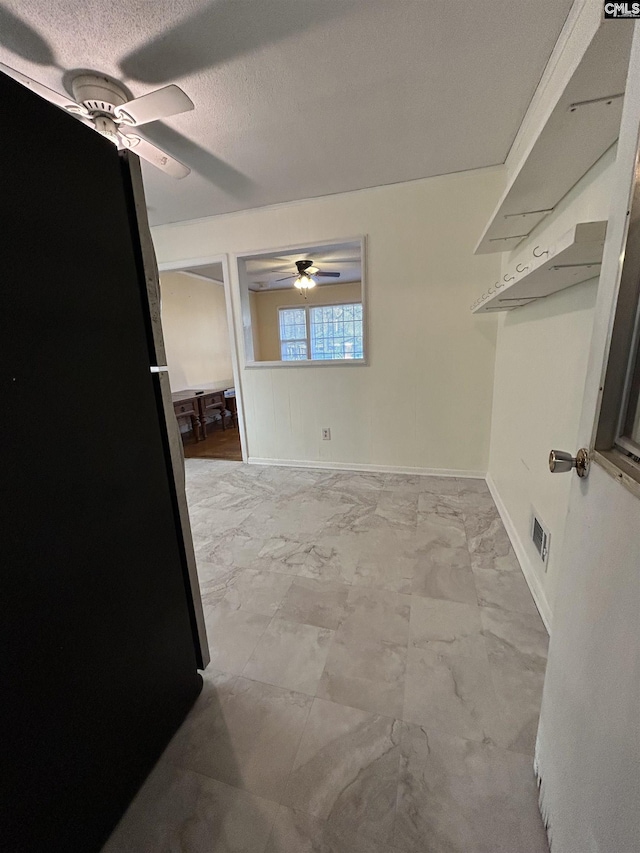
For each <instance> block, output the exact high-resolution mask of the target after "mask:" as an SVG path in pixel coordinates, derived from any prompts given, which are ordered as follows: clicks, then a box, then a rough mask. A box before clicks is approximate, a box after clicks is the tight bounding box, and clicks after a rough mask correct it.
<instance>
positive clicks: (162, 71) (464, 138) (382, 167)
mask: <svg viewBox="0 0 640 853" xmlns="http://www.w3.org/2000/svg"><path fill="white" fill-rule="evenodd" d="M570 6H571V0H208V2H203V0H110V2H109V3H105V2H104V0H5V2H4V5H3V7H0V61H1V62H4V63H6V64H7V65H10V66H12V67H14V68H17V69H18V70H20V71H22V72H23V73H25V74H28V75H29V76H31V77H34V78H35V79H37V80H39V81H41V82H43V83H45V84H46V85H48V86H50V87H52V88H55V89H58V90H61V91H62V90H63V89H64V83H65V82H67V83H68V80H69V73H68V72H70V71H72V70H73V69H80V68H82V69H92V70H97V71H101V72H103V73H106V74H109V75H111V76H113V77H116V78H118V79H120V80H122V81H123V82H124V83H125V84H126V85H127V86H128V87H129V89H130V90H131V91H132V92H133V94H134V95H136V96H137V95H141V94H144V93H145V92H148V91H150V90H152V89H154V88H158V87H160V86H162V85H165V84H167V83H169V82H175V83H178V84H179V85H180V86H182V88H183V89H184V90H185V91H186V92H187V94H188V95H189V96H190V97H191V98H192V100H193V101H194V102H195V105H196V109H195V110H194V111H193V112H190V113H185V114H184V115H181V116H176V117H174V118H170V119H167V120H165V121H164V122H162V123H159V122H156V123H154V124H152V125H149V126H148V132H147V134H146V135H147V136H148V137H149V139H151V140H152V141H154V142H155V143H156V144H158V145H160V146H162V147H164V148H165V149H166V150H167V151H168V152H169V153H171V154H173V155H175V156H176V157H178V158H179V159H181V160H183V161H184V162H185V163H187V165H189V166H190V167H191V169H192V170H193V171H192V174H191V175H189V177H187V178H185V179H184V180H182V181H174V180H173V179H171V178H169V177H167V176H166V175H164V174H162V173H160V172H158V171H157V170H155V169H154V168H153V167H151V166H147V165H146V164H145V165H144V166H143V171H144V178H145V186H146V190H147V199H148V204H149V207H150V218H151V221H152V223H153V224H158V223H165V222H173V221H179V220H185V219H191V218H194V217H199V216H207V215H212V214H216V213H224V212H228V211H233V210H241V209H246V208H250V207H258V206H261V205H266V204H273V203H276V202H283V201H290V200H293V199H300V198H309V197H313V196H320V195H326V194H329V193H335V192H343V191H346V190H352V189H360V188H363V187H369V186H377V185H382V184H388V183H395V182H398V181H406V180H411V179H414V178H421V177H427V176H430V175H437V174H445V173H448V172H455V171H460V170H463V169H472V168H477V167H480V166H488V165H492V164H496V163H502V162H504V159H505V157H506V154H507V152H508V150H509V147H510V145H511V142H512V141H513V138H514V136H515V134H516V131H517V129H518V127H519V125H520V122H521V120H522V117H523V115H524V113H525V110H526V108H527V105H528V103H529V100H530V98H531V96H532V94H533V92H534V90H535V87H536V85H537V83H538V80H539V78H540V75H541V73H542V71H543V69H544V66H545V63H546V61H547V59H548V58H549V55H550V53H551V50H552V49H553V45H554V43H555V41H556V39H557V37H558V34H559V32H560V30H561V27H562V24H563V22H564V20H565V17H566V15H567V13H568V10H569V8H570Z"/></svg>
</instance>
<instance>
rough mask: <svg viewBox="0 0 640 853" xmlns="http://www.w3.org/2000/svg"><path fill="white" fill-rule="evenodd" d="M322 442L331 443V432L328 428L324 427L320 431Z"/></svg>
mask: <svg viewBox="0 0 640 853" xmlns="http://www.w3.org/2000/svg"><path fill="white" fill-rule="evenodd" d="M322 440H323V441H331V430H330V429H329V427H324V428H323V430H322Z"/></svg>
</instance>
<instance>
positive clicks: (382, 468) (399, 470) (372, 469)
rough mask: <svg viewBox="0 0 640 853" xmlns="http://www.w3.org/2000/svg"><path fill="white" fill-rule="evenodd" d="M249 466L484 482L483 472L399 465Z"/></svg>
mask: <svg viewBox="0 0 640 853" xmlns="http://www.w3.org/2000/svg"><path fill="white" fill-rule="evenodd" d="M247 462H248V463H249V465H281V466H283V467H285V468H321V469H323V470H329V471H364V472H369V473H376V474H414V475H418V476H420V477H464V478H467V479H474V480H484V478H485V476H486V475H485V473H484V471H458V470H457V469H455V468H409V467H403V466H400V465H368V464H366V463H364V462H363V463H360V464H359V463H353V462H319V461H314V462H307V461H303V460H298V459H266V458H263V457H261V456H250V457H249V458H248V460H247Z"/></svg>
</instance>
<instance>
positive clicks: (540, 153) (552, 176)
mask: <svg viewBox="0 0 640 853" xmlns="http://www.w3.org/2000/svg"><path fill="white" fill-rule="evenodd" d="M628 23H631V22H629V21H625V22H622V21H603V23H602V24H601V26H600V27H599V28H598V30H597V31H596V33H595V35H594V37H593V39H592V40H591V43H590V44H589V47H588V48H587V50H586V51H585V53H584V55H583V56H582V59H581V60H580V63H579V64H578V65H577V67H576V70H575V72H574V73H573V75H572V77H571V79H570V80H569V83H568V84H567V86H566V88H565V90H564V92H563V93H562V95H561V96H560V98H559V100H558V101H557V103H556V105H555V107H554V108H553V111H552V112H551V114H550V116H549V118H548V120H547V122H546V123H545V125H544V127H543V128H542V129H541V131H540V133H539V135H538V136H537V138H536V139H535V141H534V142H533V144H532V146H531V148H530V150H529V152H528V154H527V155H526V157H525V159H524V161H523V163H522V164H521V166H520V168H519V169H518V170H517V171H516V173H515V174H514V175H513V177H512V179H511V181H510V183H509V185H508V186H507V188H506V190H505V192H504V194H503V196H502V198H501V199H500V202H499V203H498V206H497V208H496V210H495V211H494V213H493V215H492V217H491V219H490V221H489V224H488V225H487V227H486V229H485V231H484V234H483V235H482V237H481V238H480V241H479V243H478V245H477V246H476V249H475V252H476V254H487V253H491V252H508V251H511V250H512V249H514V248H515V247H516V246H517V245H518V244H519V243H520V242H521V241H522V240H524V239H525V238H526V237H528V236H529V234H530V233H531V232H532V231H533V229H534V228H535V227H536V225H538V224H539V223H540V222H542V220H543V219H544V218H545V216H547V215H548V214H549V213H551V211H552V210H553V209H554V208H555V207H556V205H557V204H558V203H559V202H560V201H561V199H563V198H564V196H565V195H566V194H567V193H568V192H569V191H570V190H571V189H572V188H573V187H574V186H575V185H576V183H577V182H578V181H579V180H580V178H582V177H583V176H584V175H585V174H586V173H587V172H588V171H589V169H590V168H591V167H592V166H593V165H594V163H595V162H596V161H597V160H598V159H599V158H600V157H601V156H602V155H603V154H604V153H605V152H606V151H607V150H608V149H609V148H610V147H611V146H612V145H613V144H614V143H615V141H616V139H617V138H618V133H619V130H620V118H621V115H622V101H623V94H624V88H625V83H626V73H627V66H628V60H629V51H630V49H631V38H632V35H633V24H632V23H631V26H630V27H628V26H626V24H628ZM612 24H613V26H611V25H612ZM621 24H622V26H620V25H621Z"/></svg>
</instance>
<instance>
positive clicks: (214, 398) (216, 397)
mask: <svg viewBox="0 0 640 853" xmlns="http://www.w3.org/2000/svg"><path fill="white" fill-rule="evenodd" d="M233 387H234V385H233V382H221V383H216V384H214V385H212V386H208V387H205V388H202V389H200V388H198V389H194V388H188V389H186V390H184V391H175V392H174V393H173V394H172V395H171V399H172V401H173V411H174V412H175V415H176V418H177V419H178V421H180V419H181V418H188V419H189V421H190V423H191V428H192V430H193V434H194V436H195V438H196V441H204V439H205V438H206V437H207V423H206V422H207V412H214V411H219V412H220V416H221V418H222V429H226V428H227V425H226V423H225V418H226V416H227V414H229V415H230V416H231V417H232V419H233V421H234V423H235V424H236V425H237V415H236V408H235V399H234V398H226V397H225V395H224V392H225V391H229V390H232V389H233ZM227 399H228V400H229V401H231V400H232V401H233V404H232V406H231V407H230V409H227Z"/></svg>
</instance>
